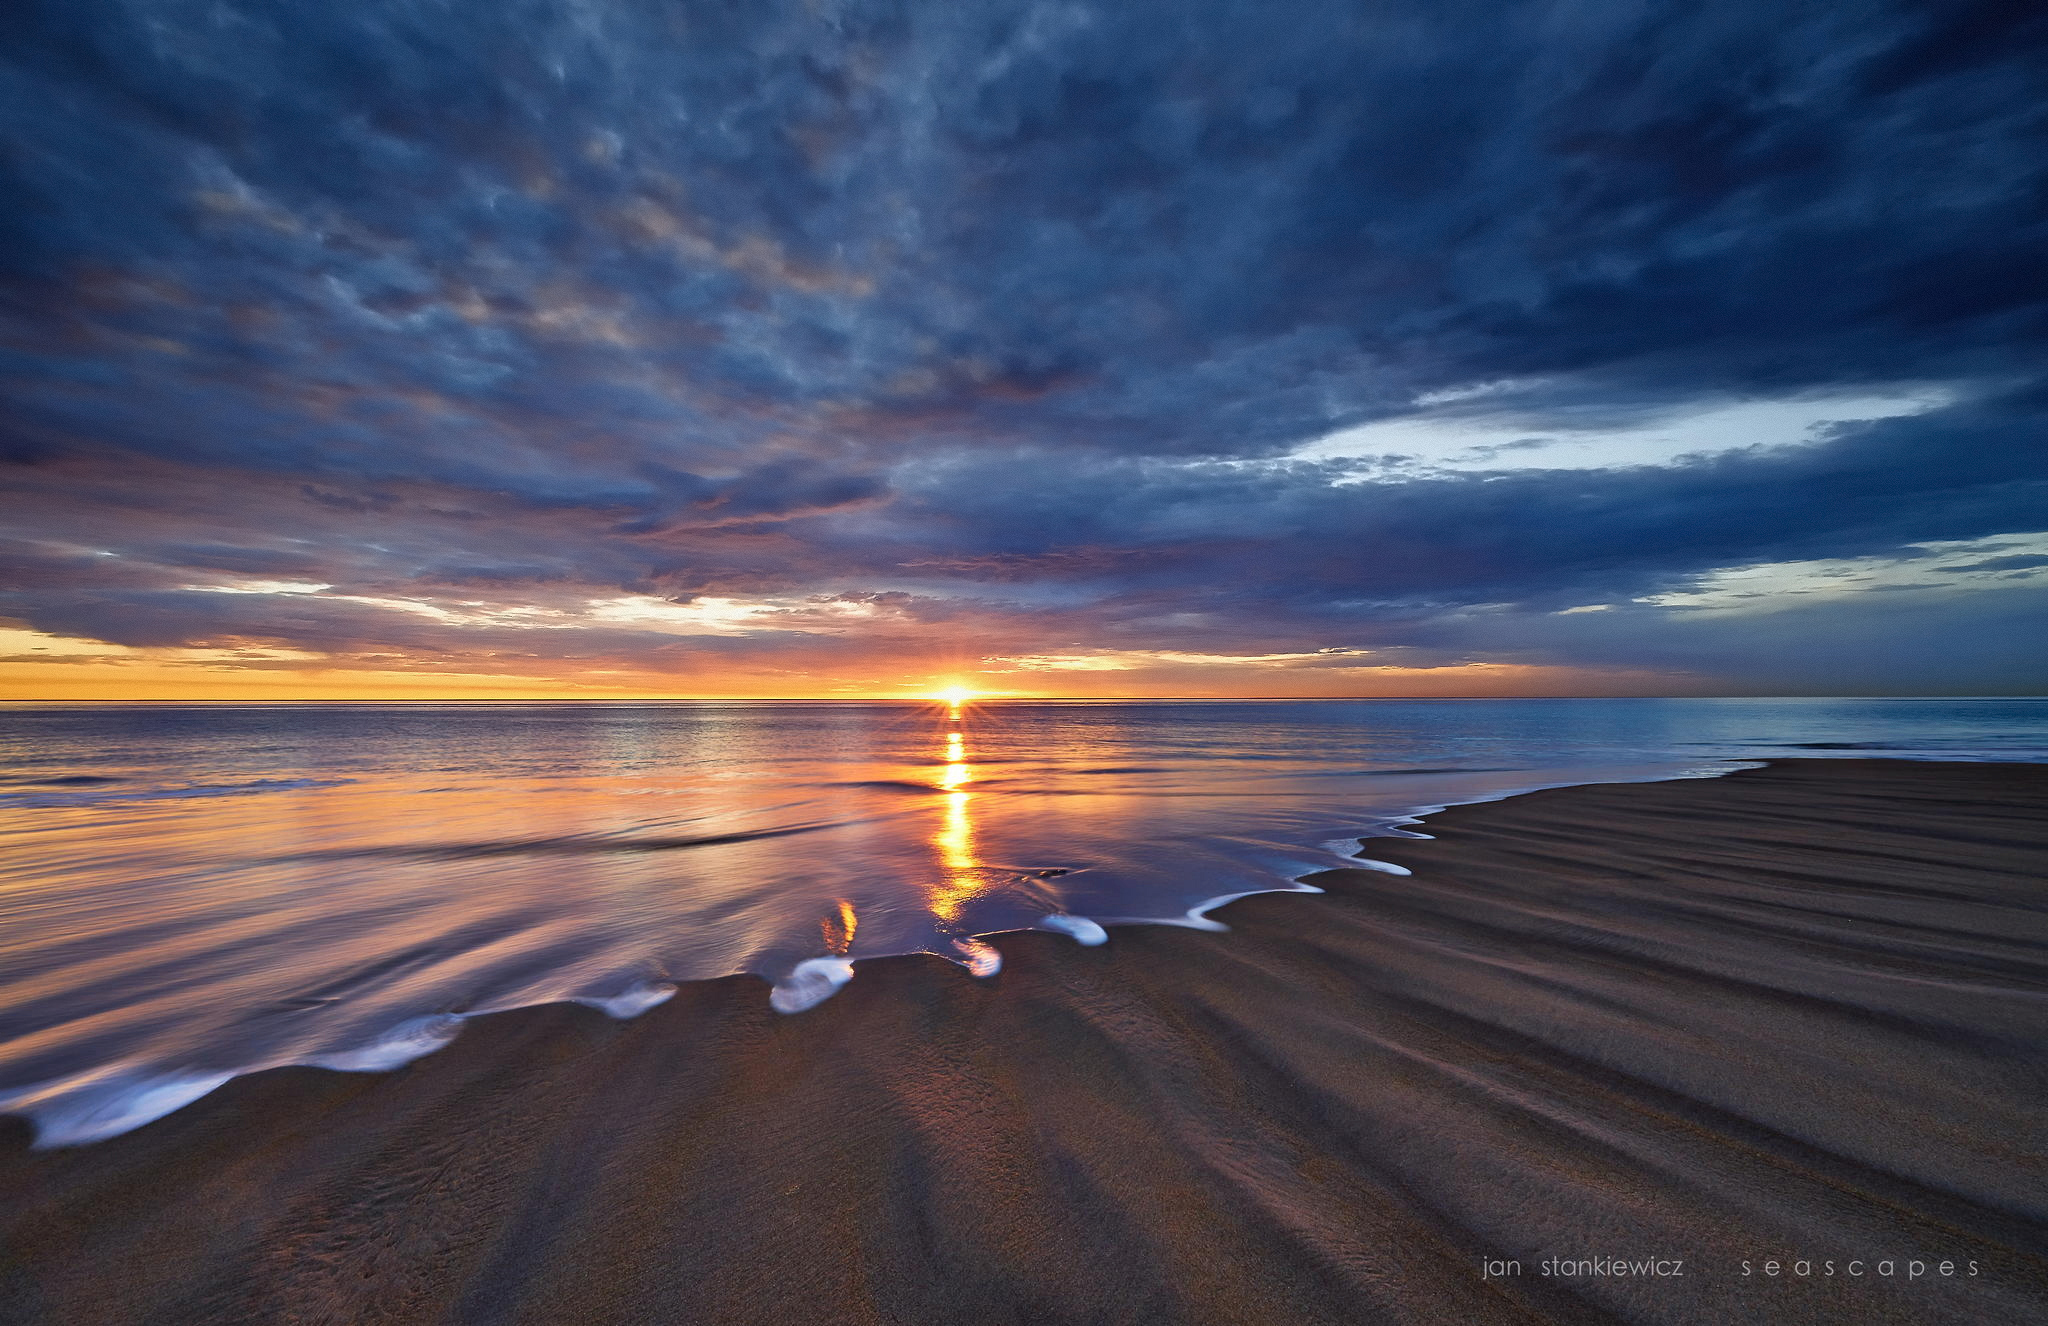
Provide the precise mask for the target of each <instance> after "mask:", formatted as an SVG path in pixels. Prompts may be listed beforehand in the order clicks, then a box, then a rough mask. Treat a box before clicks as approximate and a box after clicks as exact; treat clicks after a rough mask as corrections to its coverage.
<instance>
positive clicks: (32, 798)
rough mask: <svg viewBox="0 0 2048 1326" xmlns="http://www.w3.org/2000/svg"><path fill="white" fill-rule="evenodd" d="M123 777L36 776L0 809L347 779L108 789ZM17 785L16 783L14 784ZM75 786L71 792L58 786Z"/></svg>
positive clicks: (333, 783) (177, 797) (300, 786)
mask: <svg viewBox="0 0 2048 1326" xmlns="http://www.w3.org/2000/svg"><path fill="white" fill-rule="evenodd" d="M125 781H126V780H125V779H117V778H109V777H101V776H100V775H97V774H71V775H66V776H64V777H61V778H51V779H37V780H33V782H32V783H31V785H33V786H37V787H40V788H44V789H48V790H43V791H36V792H0V810H8V809H11V810H59V809H63V808H65V807H67V806H96V805H104V804H106V803H108V802H120V801H183V800H190V799H192V798H196V797H238V796H259V795H262V794H264V793H267V792H298V791H303V790H304V789H306V788H315V787H342V786H344V785H346V784H348V783H351V782H353V781H355V780H354V779H350V778H257V779H252V780H251V781H249V782H246V783H180V784H176V785H173V786H168V787H135V788H111V789H110V787H109V785H110V784H116V783H120V782H125ZM17 785H19V784H17ZM66 788H76V789H77V790H75V791H65V790H62V789H66Z"/></svg>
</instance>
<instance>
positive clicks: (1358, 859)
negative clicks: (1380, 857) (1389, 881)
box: [1347, 856, 1415, 875]
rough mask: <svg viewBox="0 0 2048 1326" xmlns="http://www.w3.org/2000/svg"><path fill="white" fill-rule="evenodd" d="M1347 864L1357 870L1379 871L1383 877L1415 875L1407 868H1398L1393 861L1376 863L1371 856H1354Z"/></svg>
mask: <svg viewBox="0 0 2048 1326" xmlns="http://www.w3.org/2000/svg"><path fill="white" fill-rule="evenodd" d="M1347 864H1348V865H1350V866H1352V867H1353V868H1354V869H1357V870H1377V871H1379V872H1380V873H1381V874H1383V875H1412V874H1414V873H1415V872H1414V871H1412V870H1410V869H1409V868H1408V867H1406V866H1397V865H1395V864H1394V863H1393V862H1392V861H1375V860H1373V859H1372V858H1371V857H1369V856H1354V857H1352V858H1351V860H1350V861H1349V862H1348V863H1347Z"/></svg>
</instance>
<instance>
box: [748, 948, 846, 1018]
mask: <svg viewBox="0 0 2048 1326" xmlns="http://www.w3.org/2000/svg"><path fill="white" fill-rule="evenodd" d="M852 979H853V964H852V963H850V962H848V961H847V960H846V959H845V958H805V959H804V960H803V961H802V962H799V963H798V964H797V965H796V969H795V970H794V971H792V972H790V974H789V975H787V976H785V977H783V978H782V979H781V980H779V981H777V982H776V983H775V988H774V989H773V990H771V991H769V994H768V1006H769V1007H770V1008H772V1009H774V1010H775V1011H776V1012H778V1013H801V1012H803V1011H804V1010H805V1009H807V1008H816V1007H817V1006H818V1005H819V1004H822V1003H824V1002H825V1001H826V1000H827V999H830V998H831V997H832V996H833V995H834V994H835V993H837V992H838V990H839V987H840V986H842V985H844V984H846V983H847V982H848V981H850V980H852Z"/></svg>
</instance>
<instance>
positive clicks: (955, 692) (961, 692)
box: [936, 686, 974, 709]
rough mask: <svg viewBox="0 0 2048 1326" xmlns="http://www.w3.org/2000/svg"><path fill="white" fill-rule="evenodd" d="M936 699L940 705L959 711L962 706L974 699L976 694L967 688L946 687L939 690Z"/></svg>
mask: <svg viewBox="0 0 2048 1326" xmlns="http://www.w3.org/2000/svg"><path fill="white" fill-rule="evenodd" d="M936 698H937V699H938V701H939V703H941V704H943V705H945V706H947V707H948V708H951V709H958V708H959V707H960V706H961V705H963V704H966V703H967V702H968V701H969V700H972V699H973V698H974V692H973V691H970V690H968V689H967V688H966V687H965V686H945V687H941V688H940V689H939V691H938V692H937V695H936Z"/></svg>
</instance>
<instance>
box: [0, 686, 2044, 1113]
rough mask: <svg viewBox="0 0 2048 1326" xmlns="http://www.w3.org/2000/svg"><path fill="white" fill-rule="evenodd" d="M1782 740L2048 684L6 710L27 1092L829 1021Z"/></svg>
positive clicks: (2007, 752) (1735, 762) (2, 859)
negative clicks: (541, 1029)
mask: <svg viewBox="0 0 2048 1326" xmlns="http://www.w3.org/2000/svg"><path fill="white" fill-rule="evenodd" d="M1785 755H1806V756H1845V755H1883V756H1891V757H1904V758H1913V759H1964V760H2042V759H2048V700H2039V699H2017V700H2001V699H1967V700H1959V699H1939V700H1911V699H1897V700H1804V699H1802V700H1650V699H1629V700H1604V699H1600V700H1460V701H1390V700H1371V701H1300V702H1296V701H1232V702H1200V703H1197V702H1152V703H1103V702H1022V701H1007V702H986V703H969V704H964V705H959V706H952V705H945V704H850V703H795V702H754V703H741V702H716V703H714V702H699V703H685V702H676V703H656V704H623V703H620V704H612V703H588V702H585V703H569V704H544V703H535V704H474V703H471V704H390V705H375V704H238V705H191V706H181V705H161V704H153V705H13V706H0V849H4V850H0V1112H11V1113H17V1114H23V1115H27V1116H28V1117H29V1118H31V1119H32V1120H33V1121H34V1123H35V1125H36V1127H37V1136H38V1142H39V1144H41V1145H61V1144H66V1143H75V1142H83V1141H91V1140H95V1139H97V1138H100V1137H106V1136H111V1135H113V1134H115V1133H118V1132H122V1131H125V1130H126V1129H128V1128H132V1127H135V1126H137V1125H139V1124H141V1123H145V1122H147V1121H148V1120H150V1119H152V1118H156V1117H158V1116H160V1115H162V1114H164V1113H166V1112H168V1111H170V1110H173V1109H176V1108H177V1107H179V1106H180V1105H183V1104H185V1103H187V1102H188V1101H190V1100H193V1099H196V1098H197V1097H199V1096H201V1095H203V1094H205V1093H206V1092H207V1091H210V1090H212V1089H213V1087H215V1086H217V1085H219V1084H220V1083H221V1082H224V1081H226V1080H227V1079H228V1078H230V1077H232V1076H233V1075H235V1074H238V1073H245V1072H250V1071H255V1070H257V1069H261V1068H266V1067H272V1066H277V1065H282V1064H294V1063H297V1064H314V1065H319V1066H323V1067H327V1068H332V1069H337V1070H342V1071H370V1070H378V1069H388V1068H391V1067H395V1066H396V1065H398V1064H400V1063H404V1062H406V1061H408V1060H409V1059H412V1058H415V1057H417V1056H419V1055H421V1054H425V1053H428V1052H430V1051H432V1050H434V1049H436V1048H439V1047H440V1046H442V1045H445V1044H446V1043H447V1042H448V1041H449V1040H450V1039H452V1038H453V1037H454V1036H455V1035H457V1034H458V1033H459V1032H460V1029H461V1026H462V1021H463V1019H464V1017H466V1016H468V1015H471V1014H475V1013H479V1012H487V1011H493V1010H499V1009H508V1008H515V1007H520V1006H524V1005H531V1004H541V1003H549V1002H558V1001H578V1002H581V1003H585V1004H589V1005H591V1006H593V1007H596V1008H599V1009H601V1010H603V1011H604V1012H606V1013H608V1014H610V1015H611V1016H614V1017H622V1018H623V1017H631V1016H634V1015H636V1014H638V1013H640V1012H642V1011H644V1010H646V1009H648V1008H650V1007H653V1006H654V1005H656V1004H658V1003H660V1002H661V1001H662V1000H664V999H666V998H667V997H669V995H670V994H671V993H672V992H673V990H674V987H675V984H676V983H677V982H681V981H692V980H702V979H706V978H711V977H717V976H726V975H732V974H738V973H745V974H752V975H754V976H757V977H759V978H761V980H762V986H761V994H762V998H763V999H766V1000H769V1001H770V1002H771V1003H772V1005H773V1006H774V1007H775V1008H777V1009H779V1010H782V1011H784V1012H787V1013H791V1014H793V1015H801V1014H802V1013H803V1012H804V1011H805V1010H808V1009H810V1008H812V1007H813V1006H815V1005H816V1004H818V1003H819V1002H821V1001H822V1000H824V999H825V998H827V997H829V996H830V995H831V994H832V993H834V992H835V991H836V990H838V989H840V988H841V987H842V986H843V985H844V984H845V983H846V982H847V981H848V980H851V979H855V978H856V976H857V971H858V967H857V964H858V963H859V962H860V961H861V960H863V959H867V958H873V957H879V956H883V955H890V954H906V953H929V954H933V955H936V956H938V957H940V958H943V959H947V960H949V961H952V962H955V963H958V964H960V966H961V968H962V975H961V979H962V980H963V981H964V980H968V979H971V978H972V977H974V976H982V977H985V976H989V975H993V974H994V973H995V971H996V970H997V968H998V966H999V964H1000V955H999V953H998V951H997V950H996V949H995V948H994V947H992V946H990V945H988V944H987V943H985V942H983V941H984V939H985V937H986V936H988V935H991V934H996V933H1000V932H1004V931H1011V930H1019V929H1040V930H1047V931H1052V932H1056V933H1059V934H1063V935H1065V936H1067V937H1069V938H1071V939H1072V940H1073V941H1074V942H1077V943H1084V944H1089V943H1100V942H1102V941H1103V939H1104V937H1105V933H1106V932H1105V929H1104V927H1114V926H1116V925H1121V924H1133V923H1155V924H1157V923H1164V924H1175V925H1195V926H1210V927H1214V926H1216V925H1217V923H1216V922H1215V921H1213V920H1211V919H1209V918H1208V916H1207V912H1208V911H1209V910H1210V909H1211V908H1213V907H1214V906H1215V905H1217V904H1218V903H1219V902H1220V901H1222V900H1226V899H1229V898H1232V897H1236V896H1241V895H1243V894H1246V893H1251V892H1258V891H1263V890H1285V889H1294V888H1301V887H1304V886H1302V885H1300V884H1298V883H1297V882H1296V881H1297V880H1299V879H1300V878H1301V877H1302V876H1304V875H1307V874H1310V873H1312V872H1314V871H1316V870H1320V869H1324V868H1327V867H1330V866H1335V865H1339V864H1344V863H1345V862H1346V861H1347V860H1349V861H1350V863H1351V864H1369V863H1370V862H1369V858H1370V855H1371V853H1370V851H1369V850H1367V851H1366V852H1365V853H1364V856H1365V857H1366V858H1367V860H1365V861H1359V860H1355V859H1352V858H1353V857H1354V855H1355V854H1357V853H1358V851H1359V840H1360V839H1361V838H1365V839H1369V838H1371V837H1373V836H1375V835H1379V834H1388V833H1400V832H1403V829H1402V827H1401V826H1402V825H1404V824H1406V823H1409V822H1411V819H1412V817H1413V816H1414V815H1416V814H1417V813H1420V812H1424V811H1427V810H1429V809H1432V808H1435V807H1440V806H1444V805H1450V804H1455V803H1463V802H1471V801H1478V800H1486V799H1490V798H1495V797H1500V796H1505V795H1512V794H1514V793H1516V792H1521V791H1527V790H1530V789H1533V788H1539V787H1552V786H1560V785H1568V784H1575V783H1585V782H1600V781H1635V780H1650V779H1662V778H1675V777H1688V776H1711V775H1713V774H1717V773H1722V772H1726V771H1728V770H1731V769H1734V768H1738V767H1741V766H1742V764H1743V763H1744V762H1747V761H1754V760H1756V759H1760V758H1768V757H1772V756H1785ZM1390 883H1391V882H1390Z"/></svg>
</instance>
